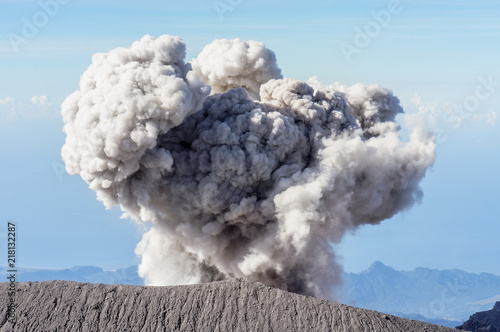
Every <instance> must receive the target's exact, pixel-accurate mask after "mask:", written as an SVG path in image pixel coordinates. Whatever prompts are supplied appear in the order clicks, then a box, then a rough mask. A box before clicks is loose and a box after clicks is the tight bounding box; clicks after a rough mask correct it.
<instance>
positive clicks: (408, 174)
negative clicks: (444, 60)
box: [62, 36, 435, 297]
mask: <svg viewBox="0 0 500 332" xmlns="http://www.w3.org/2000/svg"><path fill="white" fill-rule="evenodd" d="M184 57H185V45H184V43H183V41H182V40H181V39H179V38H177V37H171V36H161V37H159V38H157V39H155V38H153V37H151V36H145V37H143V38H142V39H141V40H140V41H138V42H135V43H134V44H133V45H132V47H131V48H129V49H127V48H118V49H115V50H112V51H110V52H109V53H106V54H96V55H95V56H94V57H93V61H92V64H91V65H90V67H89V68H88V70H87V71H86V72H85V73H84V74H83V76H82V78H81V82H80V90H78V91H76V92H74V93H73V94H71V95H70V96H69V97H68V98H67V99H66V101H65V102H64V104H63V106H62V112H63V116H64V122H65V127H64V131H65V133H66V135H67V138H66V143H65V145H64V147H63V149H62V156H63V159H64V161H65V163H66V169H67V171H68V172H69V173H71V174H80V175H81V177H82V178H83V179H84V180H85V181H87V183H89V186H90V188H92V189H93V190H95V191H96V192H97V197H98V199H99V200H101V201H102V202H103V203H104V204H105V205H106V206H107V207H111V206H113V205H117V204H118V205H120V207H121V208H122V210H123V211H124V212H125V214H126V215H127V216H130V217H132V218H134V219H136V220H141V221H144V222H152V227H151V228H150V230H149V231H148V232H146V233H145V234H144V236H143V238H142V240H141V242H140V243H139V244H138V246H137V250H136V252H137V253H138V254H139V255H140V256H141V257H142V262H141V264H140V266H139V273H140V275H141V276H142V277H144V278H145V280H146V283H147V284H149V285H167V284H168V285H172V284H185V283H198V282H208V281H213V280H221V279H225V278H232V277H242V276H249V277H251V278H254V279H257V280H259V281H262V282H264V283H266V284H268V285H273V286H276V287H280V288H282V289H286V290H289V291H293V292H298V293H303V294H309V295H316V296H322V297H329V296H330V289H331V287H330V286H332V285H333V284H335V283H336V282H338V281H339V278H340V272H341V268H340V266H339V265H338V263H336V261H335V253H334V252H333V251H332V248H331V243H332V242H334V243H338V242H339V241H340V240H341V238H342V236H343V234H344V233H345V232H346V231H348V230H353V229H355V228H356V227H358V226H359V225H363V224H377V223H379V222H380V221H382V220H384V219H387V218H390V217H391V216H393V215H394V214H396V213H398V212H399V211H401V210H403V209H406V208H409V207H411V205H412V204H413V203H414V202H416V201H418V200H419V199H420V198H421V196H422V193H421V190H420V188H419V187H418V184H419V181H420V180H421V179H422V178H423V177H424V175H425V172H426V170H427V169H428V168H429V167H430V166H431V165H432V163H433V161H434V155H435V144H434V142H433V138H432V137H431V136H430V135H429V134H427V133H426V132H425V131H424V130H423V129H421V128H416V129H415V130H414V131H413V133H412V135H411V138H410V141H409V142H407V143H405V142H403V141H401V139H400V136H399V126H398V124H397V123H395V116H396V115H397V114H398V113H401V112H402V109H401V107H400V105H399V100H398V99H397V98H396V97H395V96H394V95H393V94H392V93H391V91H389V90H387V89H385V88H383V87H380V86H378V85H370V86H365V85H362V84H357V85H354V86H352V87H346V86H342V85H339V84H334V85H331V86H323V85H321V84H320V83H319V82H317V81H315V80H310V81H309V82H307V83H306V82H301V81H297V80H294V79H290V78H285V79H281V78H280V77H281V74H280V70H279V68H278V67H277V65H276V57H275V55H274V53H273V52H272V51H270V50H268V49H266V48H265V47H264V45H263V44H261V43H257V42H243V41H241V40H239V39H235V40H217V41H215V42H213V43H212V44H210V45H208V46H207V47H205V48H204V50H203V51H202V52H201V54H200V56H199V57H198V58H197V59H195V60H193V64H192V66H191V65H190V64H189V63H185V62H184ZM211 88H212V93H213V92H216V93H213V94H212V95H210V90H211ZM226 90H227V91H226Z"/></svg>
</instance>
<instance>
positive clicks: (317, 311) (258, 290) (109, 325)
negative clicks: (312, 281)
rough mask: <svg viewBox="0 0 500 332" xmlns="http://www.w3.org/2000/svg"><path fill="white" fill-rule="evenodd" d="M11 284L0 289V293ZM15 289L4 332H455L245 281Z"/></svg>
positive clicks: (51, 284)
mask: <svg viewBox="0 0 500 332" xmlns="http://www.w3.org/2000/svg"><path fill="white" fill-rule="evenodd" d="M8 286H9V285H8V284H7V283H1V284H0V293H1V294H7V288H8ZM17 289H18V291H17V296H16V303H17V309H16V315H17V322H16V324H15V325H14V326H12V325H11V323H9V322H7V317H6V315H7V311H6V306H1V309H0V331H346V332H347V331H349V332H352V331H453V330H452V329H450V328H445V327H442V326H437V325H432V324H429V323H424V322H419V321H414V320H409V319H404V318H399V317H395V316H391V315H385V314H382V313H379V312H376V311H371V310H364V309H358V308H355V307H350V306H347V305H343V304H337V303H333V302H330V301H326V300H320V299H316V298H312V297H307V296H302V295H297V294H293V293H289V292H286V291H282V290H279V289H276V288H272V287H268V286H265V285H263V284H261V283H258V282H255V281H252V280H248V279H232V280H226V281H221V282H214V283H208V284H201V285H189V286H166V287H145V286H130V285H127V286H125V285H103V284H88V283H77V282H71V281H44V282H25V283H18V284H17ZM2 297H3V302H6V296H5V295H3V296H2Z"/></svg>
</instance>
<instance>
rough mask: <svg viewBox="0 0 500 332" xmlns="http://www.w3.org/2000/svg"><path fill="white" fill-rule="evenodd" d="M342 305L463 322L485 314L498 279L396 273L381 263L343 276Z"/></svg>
mask: <svg viewBox="0 0 500 332" xmlns="http://www.w3.org/2000/svg"><path fill="white" fill-rule="evenodd" d="M344 280H345V283H344V287H343V297H342V299H343V301H342V302H343V303H345V304H349V305H355V306H357V307H360V308H366V309H368V308H369V309H372V310H378V311H382V312H388V313H394V314H397V313H399V314H403V315H411V314H418V315H421V316H424V317H426V318H431V319H436V318H437V319H447V320H451V321H454V322H456V321H460V322H463V321H464V320H466V319H467V318H468V317H469V316H470V315H471V314H473V313H475V312H477V311H483V310H488V309H490V308H491V306H492V304H493V303H494V300H495V298H496V296H497V295H499V294H500V276H496V275H493V274H489V273H481V274H476V273H469V272H465V271H462V270H456V269H455V270H436V269H428V268H416V269H414V270H411V271H397V270H395V269H393V268H392V267H390V266H387V265H384V264H383V263H381V262H375V263H373V264H372V265H371V266H370V268H368V269H367V270H365V271H362V272H359V273H346V274H345V276H344Z"/></svg>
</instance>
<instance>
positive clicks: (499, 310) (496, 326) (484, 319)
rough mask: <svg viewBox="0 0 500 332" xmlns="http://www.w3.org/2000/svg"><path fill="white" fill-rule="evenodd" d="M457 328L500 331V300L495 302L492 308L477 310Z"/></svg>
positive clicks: (474, 330) (491, 331)
mask: <svg viewBox="0 0 500 332" xmlns="http://www.w3.org/2000/svg"><path fill="white" fill-rule="evenodd" d="M457 329H459V330H467V331H473V332H476V331H488V332H500V301H498V302H497V303H495V305H494V306H493V309H491V310H488V311H480V312H476V313H475V314H474V315H472V316H470V318H469V320H467V321H466V322H465V323H463V324H462V325H460V326H457Z"/></svg>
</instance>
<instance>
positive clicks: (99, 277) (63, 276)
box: [0, 265, 144, 286]
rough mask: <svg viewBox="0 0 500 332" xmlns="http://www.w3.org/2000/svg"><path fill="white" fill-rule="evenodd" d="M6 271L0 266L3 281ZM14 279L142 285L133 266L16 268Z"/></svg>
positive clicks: (5, 268) (19, 280)
mask: <svg viewBox="0 0 500 332" xmlns="http://www.w3.org/2000/svg"><path fill="white" fill-rule="evenodd" d="M7 269H8V268H7V267H6V266H0V276H1V277H2V279H3V280H5V277H4V276H6V275H7ZM16 277H17V281H18V282H23V281H50V280H65V281H77V282H90V283H94V284H110V285H119V284H123V285H139V286H141V285H144V281H143V280H142V278H141V277H139V275H138V274H137V266H135V265H133V266H129V267H127V268H122V269H118V270H114V271H105V270H103V269H101V268H100V267H96V266H74V267H72V268H70V269H44V268H31V267H18V268H17V274H16Z"/></svg>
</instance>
